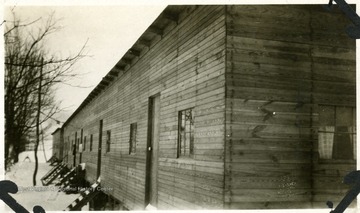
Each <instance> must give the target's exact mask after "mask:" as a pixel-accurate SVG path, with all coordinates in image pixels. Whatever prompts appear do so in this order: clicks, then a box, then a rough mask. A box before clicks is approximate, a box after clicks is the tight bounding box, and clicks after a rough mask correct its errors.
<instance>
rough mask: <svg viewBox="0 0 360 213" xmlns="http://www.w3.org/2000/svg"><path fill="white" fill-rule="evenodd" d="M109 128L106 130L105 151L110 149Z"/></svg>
mask: <svg viewBox="0 0 360 213" xmlns="http://www.w3.org/2000/svg"><path fill="white" fill-rule="evenodd" d="M110 144H111V130H107V131H106V152H110V150H111V146H110Z"/></svg>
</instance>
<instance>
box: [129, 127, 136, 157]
mask: <svg viewBox="0 0 360 213" xmlns="http://www.w3.org/2000/svg"><path fill="white" fill-rule="evenodd" d="M136 142H137V123H132V124H130V137H129V155H133V154H136Z"/></svg>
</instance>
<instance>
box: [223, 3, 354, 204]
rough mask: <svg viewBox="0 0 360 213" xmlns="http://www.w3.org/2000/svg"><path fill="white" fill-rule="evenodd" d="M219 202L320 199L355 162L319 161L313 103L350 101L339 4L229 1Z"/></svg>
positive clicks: (337, 195) (337, 191)
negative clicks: (332, 6) (234, 3)
mask: <svg viewBox="0 0 360 213" xmlns="http://www.w3.org/2000/svg"><path fill="white" fill-rule="evenodd" d="M226 8H227V17H226V25H227V43H226V48H227V51H226V54H227V56H226V58H227V60H226V149H225V153H226V154H225V156H226V159H225V175H226V176H225V192H224V193H225V206H226V207H227V208H231V209H236V208H312V207H321V208H326V201H328V200H331V201H333V202H335V205H336V204H337V202H339V201H340V199H342V197H343V196H344V192H345V191H346V189H347V187H346V186H344V184H342V183H341V181H342V178H343V177H344V175H345V174H347V172H349V171H351V170H355V163H354V162H342V163H335V162H334V161H331V160H330V161H328V162H319V159H318V150H317V146H318V145H317V140H318V139H317V137H318V117H319V114H318V105H319V104H325V105H334V106H336V105H338V106H353V107H354V106H355V41H354V40H353V39H350V38H349V37H348V36H347V35H346V34H345V28H346V26H347V25H348V24H349V21H348V20H347V19H346V17H345V16H344V15H343V14H341V12H340V11H339V10H336V9H335V11H334V12H332V13H329V12H327V11H326V10H325V9H324V8H323V7H322V6H320V5H312V6H305V5H287V6H284V5H281V6H280V5H279V6H274V5H273V6H266V5H261V6H250V5H242V6H227V7H226Z"/></svg>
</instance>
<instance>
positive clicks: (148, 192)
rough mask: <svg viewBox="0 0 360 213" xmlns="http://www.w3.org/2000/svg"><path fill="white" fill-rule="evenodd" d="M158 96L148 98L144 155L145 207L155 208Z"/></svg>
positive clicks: (158, 117) (158, 119) (158, 124)
mask: <svg viewBox="0 0 360 213" xmlns="http://www.w3.org/2000/svg"><path fill="white" fill-rule="evenodd" d="M159 130H160V95H156V96H153V97H150V98H149V119H148V141H147V155H146V183H145V206H147V205H148V204H149V203H150V204H151V205H152V206H155V207H156V206H157V198H158V193H157V169H158V168H157V167H158V150H159V134H160V131H159Z"/></svg>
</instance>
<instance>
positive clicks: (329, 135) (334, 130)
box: [317, 104, 357, 163]
mask: <svg viewBox="0 0 360 213" xmlns="http://www.w3.org/2000/svg"><path fill="white" fill-rule="evenodd" d="M318 107H319V111H318V113H319V123H318V131H317V144H318V145H317V150H318V156H319V162H323V163H327V162H339V163H341V162H343V163H346V162H354V161H356V159H357V157H356V146H357V145H356V107H354V106H337V105H326V104H319V106H318ZM345 107H346V108H350V110H351V111H350V112H351V118H352V120H350V121H347V122H348V125H338V123H337V122H338V118H340V117H341V116H340V115H339V114H337V113H338V112H339V111H340V110H341V108H345ZM326 108H328V109H331V110H332V112H330V113H329V114H331V113H333V115H331V116H329V115H327V116H328V117H330V118H332V120H331V121H325V122H324V121H322V117H323V116H324V115H321V113H322V110H324V109H325V110H326ZM325 117H326V115H325ZM340 122H343V121H341V120H340ZM345 127H347V128H348V130H349V131H345V132H343V131H339V130H338V129H340V128H345ZM339 135H345V136H346V135H347V136H348V137H349V140H350V141H349V142H350V143H351V146H349V147H352V153H351V155H352V158H341V157H339V156H334V149H335V147H334V146H339V145H340V144H341V142H339V141H338V137H339ZM336 139H337V140H336ZM324 140H325V141H324ZM326 140H331V142H330V143H329V142H328V141H326ZM335 143H336V145H335ZM343 143H344V142H343ZM326 149H327V150H326ZM340 155H341V154H340ZM329 156H330V157H329Z"/></svg>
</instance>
